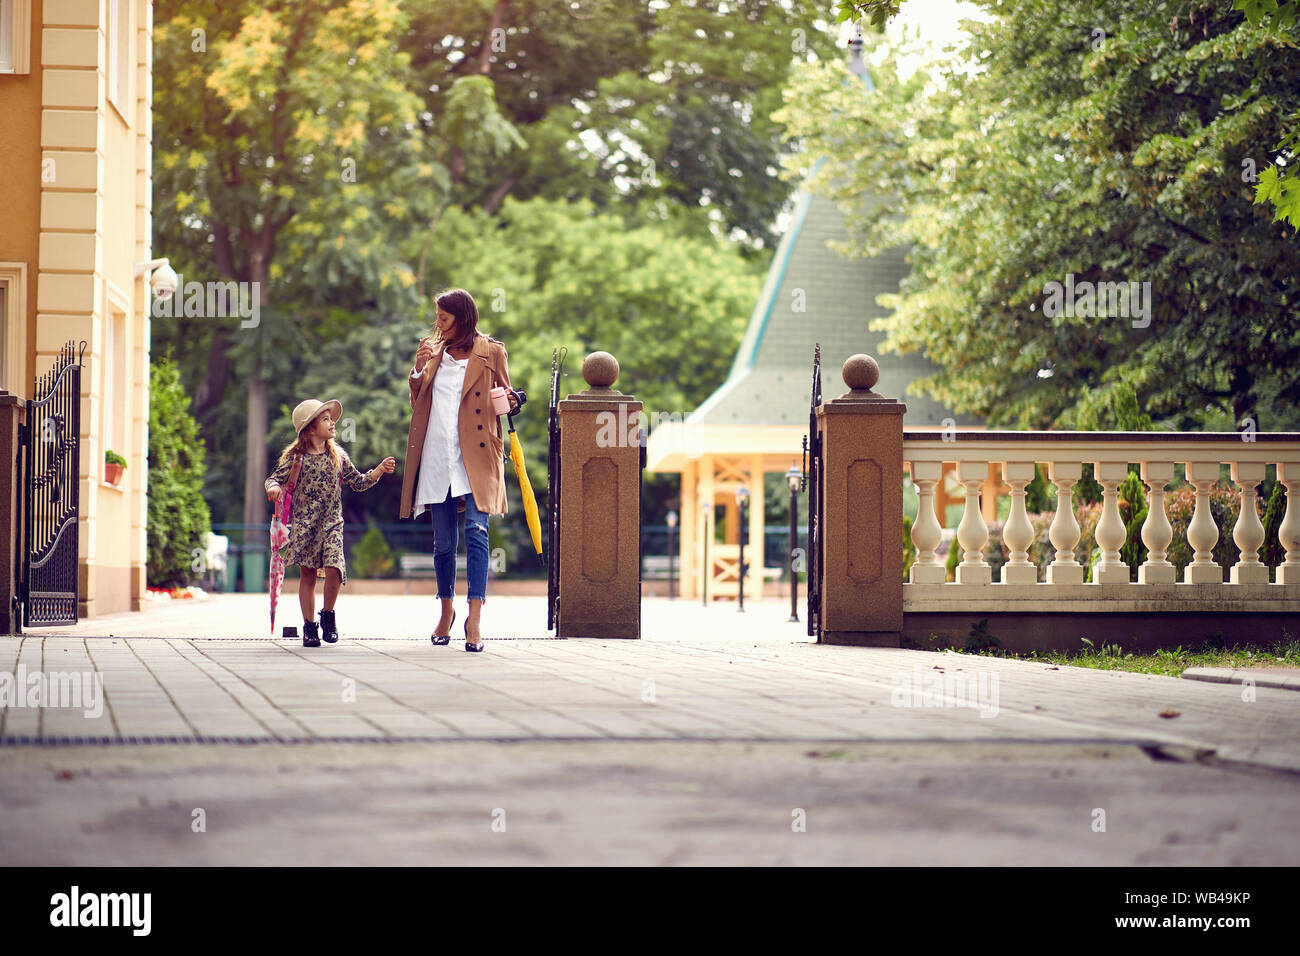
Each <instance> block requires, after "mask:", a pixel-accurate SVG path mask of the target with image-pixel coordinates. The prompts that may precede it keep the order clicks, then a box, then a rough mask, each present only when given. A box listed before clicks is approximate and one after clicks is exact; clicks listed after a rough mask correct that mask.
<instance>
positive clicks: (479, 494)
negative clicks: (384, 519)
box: [401, 334, 510, 518]
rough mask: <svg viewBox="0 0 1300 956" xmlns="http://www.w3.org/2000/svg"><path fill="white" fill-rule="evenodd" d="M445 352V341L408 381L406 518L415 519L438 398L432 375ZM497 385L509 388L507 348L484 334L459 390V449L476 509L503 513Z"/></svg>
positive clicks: (404, 476) (404, 481)
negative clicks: (495, 401) (421, 371)
mask: <svg viewBox="0 0 1300 956" xmlns="http://www.w3.org/2000/svg"><path fill="white" fill-rule="evenodd" d="M442 353H443V345H442V344H439V345H438V346H437V348H435V349H434V351H433V356H432V357H431V358H430V359H429V361H428V362H427V363H426V364H425V366H424V374H423V375H421V376H420V377H419V378H418V379H411V380H409V382H408V384H409V385H410V388H411V430H410V434H409V436H408V438H407V442H406V467H405V468H404V469H403V473H402V511H401V517H403V518H409V517H411V512H412V510H414V498H415V489H416V487H418V484H419V474H420V461H421V458H422V455H423V453H424V435H425V431H426V429H427V428H428V426H429V413H430V411H431V403H432V401H433V379H434V376H435V375H437V374H438V366H439V364H440V363H441V362H442ZM497 385H504V386H505V387H506V388H509V387H510V370H509V368H508V366H507V364H506V347H505V346H504V345H502V344H501V343H500V342H498V341H497V340H496V339H492V338H489V337H488V336H486V335H482V334H480V335H479V337H478V338H477V339H475V340H474V347H473V349H472V350H471V352H470V356H469V365H467V366H466V368H465V384H464V386H463V387H462V389H461V393H460V452H461V457H462V458H464V459H465V473H466V474H467V475H468V476H469V486H470V489H471V490H472V491H473V493H474V505H475V507H477V508H478V509H479V511H482V512H484V513H485V514H494V515H501V514H505V513H506V470H505V459H504V458H503V449H504V444H505V437H504V436H503V435H502V434H501V419H499V418H498V417H497V416H496V415H494V414H493V413H492V396H491V394H490V391H491V389H492V388H494V387H495V386H497Z"/></svg>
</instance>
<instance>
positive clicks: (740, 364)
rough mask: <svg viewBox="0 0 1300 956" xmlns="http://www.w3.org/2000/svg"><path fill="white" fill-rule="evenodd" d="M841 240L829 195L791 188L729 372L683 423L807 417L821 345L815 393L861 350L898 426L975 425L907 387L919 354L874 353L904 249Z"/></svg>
mask: <svg viewBox="0 0 1300 956" xmlns="http://www.w3.org/2000/svg"><path fill="white" fill-rule="evenodd" d="M820 165H821V163H820V162H819V163H818V166H819V167H820ZM848 238H849V234H848V230H847V229H846V228H845V225H844V215H843V213H841V212H840V210H839V209H838V207H837V206H836V205H835V203H834V202H833V201H832V200H830V199H826V198H825V197H822V196H816V195H812V194H810V193H808V192H806V191H805V192H801V193H799V195H798V196H797V198H796V203H795V209H794V215H793V218H792V220H791V224H790V227H789V229H788V230H787V231H786V233H785V235H784V236H783V237H782V238H781V243H780V245H779V246H778V247H777V250H776V254H775V255H774V256H773V257H772V265H771V266H770V268H769V269H768V272H767V279H766V281H765V282H764V284H763V291H762V293H761V294H760V295H759V299H758V303H757V305H756V306H755V308H754V313H753V315H752V316H751V317H750V320H749V325H748V327H747V328H746V329H745V335H744V337H743V338H742V339H741V342H740V348H739V349H737V351H736V358H735V361H734V362H733V363H732V366H731V373H730V374H729V375H728V376H727V380H726V381H725V382H724V383H723V384H722V385H721V387H719V388H718V390H717V391H716V392H714V393H713V394H712V395H711V396H709V398H708V399H706V400H705V401H704V403H703V404H702V405H700V407H699V408H698V409H696V410H695V412H694V413H693V414H692V415H691V416H690V419H689V420H690V421H692V422H696V423H701V424H716V425H735V424H753V425H784V424H789V425H793V424H797V423H801V422H807V421H808V403H809V400H810V396H811V385H812V359H813V346H814V345H815V344H816V343H821V350H822V353H821V354H822V391H823V398H828V399H829V398H833V397H835V396H836V395H839V394H841V393H842V392H843V391H844V385H843V382H842V380H841V379H840V366H841V365H842V364H843V363H844V360H845V359H846V358H848V357H849V356H850V355H853V354H855V353H857V352H866V353H867V354H868V355H871V356H873V357H874V358H875V359H876V361H878V362H879V363H880V381H879V382H878V383H877V384H876V387H875V389H874V391H876V392H877V393H878V394H880V395H884V396H886V397H888V398H897V399H900V400H902V401H904V402H906V403H907V416H906V418H905V422H906V424H907V425H908V426H909V427H916V426H922V425H936V426H937V425H942V424H943V423H944V419H952V420H953V421H954V422H956V423H957V424H958V425H972V424H979V423H978V422H977V421H976V420H974V419H971V418H970V417H968V416H959V415H955V414H953V413H952V412H951V411H950V410H948V409H947V408H945V407H944V406H943V405H941V404H940V403H938V402H936V401H934V400H933V399H931V398H928V397H925V396H921V395H917V394H913V393H911V392H909V391H908V385H909V384H910V383H911V382H912V381H914V380H915V379H918V378H924V377H926V376H928V375H931V374H933V372H934V371H935V366H934V365H933V364H932V363H931V362H930V361H929V360H928V359H927V358H925V356H924V355H922V354H919V353H911V354H909V355H898V354H896V353H889V354H881V351H880V343H881V342H882V341H883V340H884V338H885V333H884V332H873V331H871V322H872V321H873V320H875V319H877V318H881V317H883V316H885V315H886V314H887V313H888V310H886V309H884V308H883V307H881V306H879V305H877V304H876V296H878V295H880V294H881V293H886V292H896V291H898V283H899V281H900V280H901V279H902V278H903V276H904V275H906V274H907V263H906V260H905V256H906V254H905V252H904V251H903V250H888V251H887V252H885V253H884V254H882V255H879V256H876V257H875V258H872V259H848V258H845V257H844V256H843V255H841V254H839V253H837V252H835V251H833V250H832V249H830V248H828V246H827V243H828V242H831V241H844V240H847V239H848Z"/></svg>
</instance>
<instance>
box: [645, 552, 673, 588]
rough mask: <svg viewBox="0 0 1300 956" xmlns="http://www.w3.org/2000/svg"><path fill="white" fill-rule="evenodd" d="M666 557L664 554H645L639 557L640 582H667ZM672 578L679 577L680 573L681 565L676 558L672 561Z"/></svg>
mask: <svg viewBox="0 0 1300 956" xmlns="http://www.w3.org/2000/svg"><path fill="white" fill-rule="evenodd" d="M668 570H669V569H668V555H666V554H647V555H643V556H642V557H641V580H642V581H667V580H668V578H669V574H668ZM672 572H673V576H674V577H677V576H680V575H681V573H682V563H681V562H680V561H678V560H677V558H676V557H674V558H673V559H672Z"/></svg>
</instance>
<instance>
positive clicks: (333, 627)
mask: <svg viewBox="0 0 1300 956" xmlns="http://www.w3.org/2000/svg"><path fill="white" fill-rule="evenodd" d="M320 636H321V639H322V640H323V641H324V642H325V643H326V644H333V643H334V642H335V641H337V640H338V639H339V628H338V625H337V624H336V623H335V621H334V612H333V611H321V612H320Z"/></svg>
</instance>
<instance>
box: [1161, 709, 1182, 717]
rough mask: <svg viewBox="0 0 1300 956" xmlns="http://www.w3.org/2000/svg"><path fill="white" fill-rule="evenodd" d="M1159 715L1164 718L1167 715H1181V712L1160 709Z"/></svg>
mask: <svg viewBox="0 0 1300 956" xmlns="http://www.w3.org/2000/svg"><path fill="white" fill-rule="evenodd" d="M1159 716H1161V717H1166V718H1168V717H1181V716H1182V714H1181V713H1179V712H1178V711H1176V710H1162V711H1160V714H1159Z"/></svg>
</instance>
